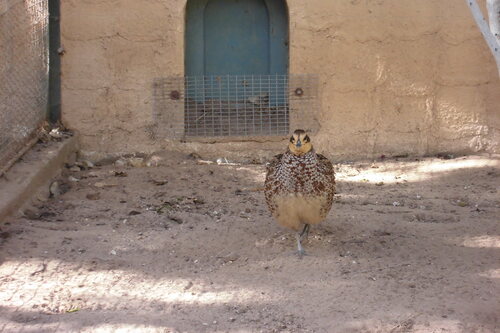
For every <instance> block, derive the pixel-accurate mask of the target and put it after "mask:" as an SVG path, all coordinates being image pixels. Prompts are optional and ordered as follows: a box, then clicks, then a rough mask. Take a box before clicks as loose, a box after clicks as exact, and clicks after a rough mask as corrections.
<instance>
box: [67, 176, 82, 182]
mask: <svg viewBox="0 0 500 333" xmlns="http://www.w3.org/2000/svg"><path fill="white" fill-rule="evenodd" d="M68 180H69V181H70V182H75V183H76V182H79V181H80V179H78V178H75V177H73V176H69V177H68Z"/></svg>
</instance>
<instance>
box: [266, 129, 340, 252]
mask: <svg viewBox="0 0 500 333" xmlns="http://www.w3.org/2000/svg"><path fill="white" fill-rule="evenodd" d="M266 169H267V170H266V171H267V172H266V179H265V183H264V195H265V199H266V203H267V206H268V208H269V210H270V212H271V214H272V216H273V217H274V218H275V219H276V220H277V222H278V224H280V225H281V226H284V227H288V228H290V229H292V230H294V231H296V238H297V254H298V256H299V258H302V256H303V255H305V254H306V253H305V251H304V248H303V247H302V244H301V242H302V241H303V240H304V239H305V238H307V236H308V234H309V229H310V225H311V224H318V223H320V222H322V221H323V220H325V219H326V216H327V215H328V213H329V211H330V209H331V207H332V203H333V198H334V195H335V171H334V168H333V165H332V163H331V162H330V161H329V160H328V158H326V157H325V156H323V155H321V154H318V153H316V151H315V150H314V148H313V146H312V143H311V139H310V137H309V135H308V133H306V131H304V130H302V129H297V130H295V131H294V132H293V134H292V136H291V137H290V140H289V142H288V149H287V150H286V151H285V153H283V154H279V155H276V156H274V158H273V159H272V160H271V161H270V162H269V163H268V164H267V167H266ZM301 229H302V230H301ZM300 230H301V231H300Z"/></svg>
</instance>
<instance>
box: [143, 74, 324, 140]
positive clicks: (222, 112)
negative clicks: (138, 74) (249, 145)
mask: <svg viewBox="0 0 500 333" xmlns="http://www.w3.org/2000/svg"><path fill="white" fill-rule="evenodd" d="M317 85H318V80H317V76H316V75H312V74H292V75H222V76H187V77H168V78H158V79H156V80H155V82H154V85H153V96H154V108H153V119H154V126H153V128H154V131H153V132H152V135H153V136H154V137H155V138H162V137H163V138H165V137H166V138H184V139H190V138H191V139H194V138H205V137H206V138H211V137H240V136H241V137H248V136H283V135H287V134H288V133H289V132H290V128H291V127H308V129H310V127H311V126H313V127H314V124H313V123H312V122H311V120H313V119H314V118H315V116H316V113H317V111H318V105H317V101H318V87H317Z"/></svg>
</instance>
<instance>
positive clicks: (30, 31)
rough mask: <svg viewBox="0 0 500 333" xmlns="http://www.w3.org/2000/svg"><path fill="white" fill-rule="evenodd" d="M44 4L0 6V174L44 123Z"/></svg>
mask: <svg viewBox="0 0 500 333" xmlns="http://www.w3.org/2000/svg"><path fill="white" fill-rule="evenodd" d="M48 45H49V44H48V1H47V0H4V1H2V2H1V3H0V59H1V60H0V170H2V169H3V167H4V166H5V165H7V163H9V162H10V161H11V160H12V158H13V157H14V156H16V153H17V152H18V151H19V150H21V149H22V148H23V147H24V146H25V145H26V144H27V142H28V141H30V138H32V137H33V136H34V135H35V132H36V130H37V128H38V127H39V126H40V123H41V122H42V121H43V120H45V115H46V110H47V98H48V51H49V46H48Z"/></svg>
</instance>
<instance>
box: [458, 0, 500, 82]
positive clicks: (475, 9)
mask: <svg viewBox="0 0 500 333" xmlns="http://www.w3.org/2000/svg"><path fill="white" fill-rule="evenodd" d="M465 2H467V5H468V6H469V8H470V10H471V12H472V16H473V17H474V19H475V20H476V24H477V26H478V27H479V30H480V31H481V33H482V34H483V37H484V39H485V40H486V43H487V44H488V46H489V48H490V50H491V53H492V54H493V57H494V58H495V61H496V63H497V69H498V74H499V75H500V42H499V39H498V38H497V37H496V36H495V35H494V34H493V32H492V30H493V29H492V30H490V27H489V26H488V23H487V22H486V20H485V18H484V16H483V13H482V12H481V9H480V8H479V6H478V4H477V1H476V0H465ZM499 3H500V1H498V0H488V3H487V5H488V12H489V13H490V17H491V16H493V19H490V25H491V24H493V26H496V27H497V28H498V25H499V23H498V18H499V16H498V9H499V8H500V4H499ZM490 7H491V8H492V10H491V11H490ZM495 9H496V10H497V11H496V12H495ZM495 17H496V19H495ZM495 22H496V23H495ZM497 33H498V31H497ZM497 36H498V35H497Z"/></svg>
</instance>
